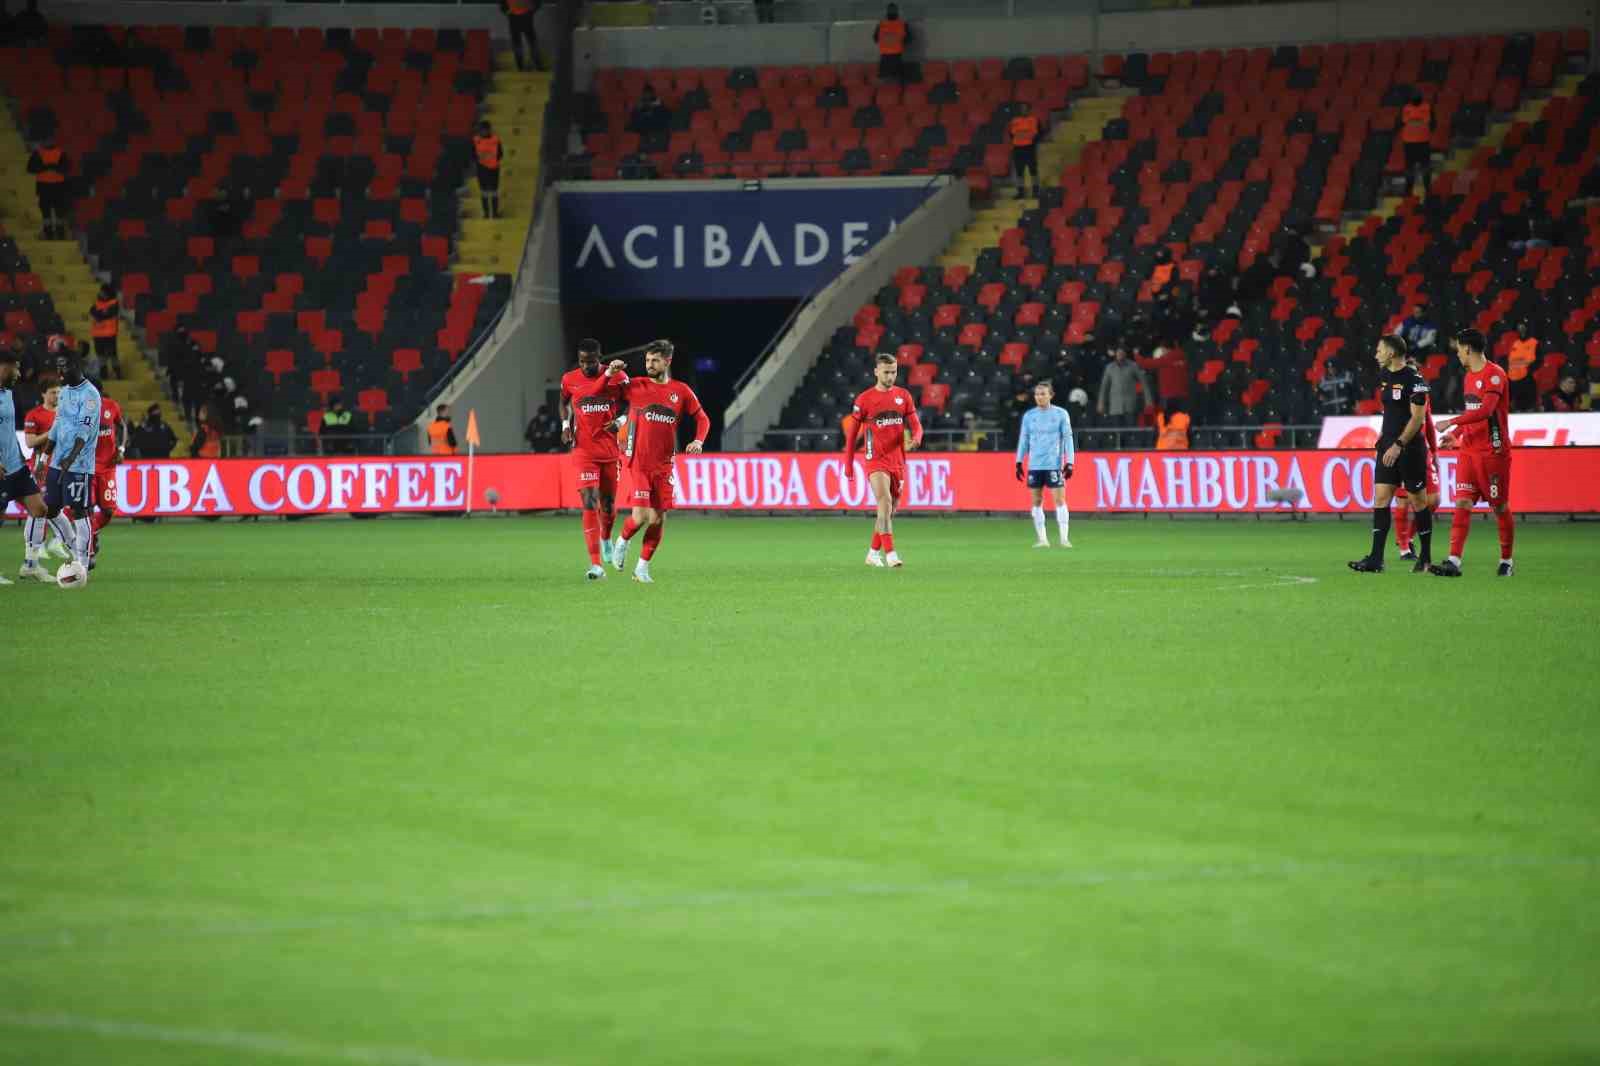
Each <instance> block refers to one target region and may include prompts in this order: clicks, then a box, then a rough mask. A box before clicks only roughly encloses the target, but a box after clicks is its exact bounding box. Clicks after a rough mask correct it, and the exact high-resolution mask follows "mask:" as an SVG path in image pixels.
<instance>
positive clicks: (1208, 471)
mask: <svg viewBox="0 0 1600 1066" xmlns="http://www.w3.org/2000/svg"><path fill="white" fill-rule="evenodd" d="M1078 459H1079V461H1078V466H1077V472H1076V476H1074V477H1073V479H1072V480H1071V481H1070V482H1068V483H1067V486H1068V493H1067V495H1068V502H1069V504H1070V505H1071V506H1072V508H1073V509H1074V510H1077V511H1080V512H1086V511H1135V512H1138V511H1158V512H1197V513H1210V512H1239V513H1271V512H1284V511H1288V510H1291V509H1298V510H1301V511H1312V512H1317V513H1340V512H1351V513H1353V512H1359V511H1364V510H1367V509H1369V508H1370V507H1371V506H1372V473H1373V458H1372V453H1371V452H1369V451H1331V450H1304V451H1282V452H1270V451H1263V452H1149V451H1143V452H1095V453H1084V454H1082V455H1080V456H1079V457H1078ZM677 463H678V468H677V482H678V502H679V505H680V506H681V507H684V508H687V509H696V510H756V511H840V510H861V509H866V508H868V507H870V506H871V497H870V492H869V490H868V487H867V484H866V481H865V478H863V477H861V476H859V475H858V476H857V477H856V478H855V479H853V480H852V481H846V480H845V479H844V478H843V476H842V474H843V464H842V461H841V459H840V457H839V456H838V455H835V454H798V453H788V452H773V453H759V454H737V455H727V454H712V455H702V456H681V455H680V456H679V457H678V460H677ZM475 464H476V465H475V466H474V468H473V470H472V485H473V492H472V494H473V502H472V506H473V508H474V509H479V510H487V509H489V508H490V507H491V504H490V503H489V494H490V492H491V491H492V492H493V493H494V494H495V497H496V503H495V504H494V505H493V506H496V507H498V508H499V509H500V510H511V511H535V510H550V509H555V508H573V507H576V506H577V505H578V496H577V490H576V488H575V487H574V484H575V480H576V479H575V478H574V477H573V473H572V470H571V467H570V465H569V461H568V459H567V458H566V457H565V456H558V455H480V456H478V457H477V459H476V460H475ZM1440 476H1441V478H1442V479H1443V482H1444V499H1445V501H1446V502H1448V501H1449V500H1450V499H1451V497H1452V495H1453V493H1454V490H1455V456H1454V455H1450V454H1447V455H1445V456H1444V457H1443V458H1442V459H1441V460H1440ZM117 480H118V495H119V499H120V501H121V502H120V510H121V513H122V514H124V515H129V516H154V515H170V516H184V515H189V516H193V515H305V514H336V513H367V514H384V513H403V512H429V511H461V510H465V509H466V507H467V481H468V471H467V460H466V458H465V457H459V456H457V457H450V458H436V457H433V456H417V457H397V456H371V457H355V456H352V457H349V458H338V459H330V458H306V459H218V460H203V459H174V460H160V461H138V460H136V461H130V462H127V463H124V464H123V465H122V466H120V467H118V468H117ZM1284 489H1288V490H1291V491H1292V492H1298V494H1299V497H1298V502H1297V503H1293V504H1291V503H1289V502H1285V501H1283V500H1281V498H1280V497H1281V490H1284ZM1027 499H1028V496H1027V492H1026V491H1025V490H1024V489H1023V487H1022V486H1021V485H1019V484H1017V482H1016V480H1015V478H1014V476H1013V462H1012V459H1011V456H1010V455H1008V454H1005V453H997V452H986V453H973V452H955V453H948V452H946V453H918V454H916V455H913V456H912V458H911V461H910V465H909V469H908V470H907V478H906V498H905V507H906V508H907V509H908V510H913V511H929V512H937V511H1019V510H1022V509H1024V508H1025V507H1026V506H1027ZM1511 502H1512V506H1513V508H1515V509H1516V510H1517V511H1520V512H1525V513H1526V512H1546V513H1554V514H1567V513H1576V512H1591V513H1593V512H1600V448H1548V447H1546V448H1519V449H1517V450H1516V457H1515V465H1514V466H1513V486H1512V497H1511ZM7 513H8V514H10V515H12V516H15V515H16V514H17V513H18V512H17V510H16V508H15V505H13V506H12V507H11V508H9V509H8V512H7Z"/></svg>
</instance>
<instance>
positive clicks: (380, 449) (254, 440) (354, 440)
mask: <svg viewBox="0 0 1600 1066" xmlns="http://www.w3.org/2000/svg"><path fill="white" fill-rule="evenodd" d="M396 436H398V434H393V435H391V434H388V433H339V434H327V435H323V434H318V433H307V432H305V431H304V430H281V429H279V430H271V429H261V430H258V431H256V432H255V433H230V434H227V435H225V436H224V437H223V438H222V458H224V459H244V458H253V459H273V458H277V457H279V456H282V457H285V458H299V457H301V456H308V455H312V456H315V455H322V456H334V457H337V456H352V457H353V456H358V455H394V454H395V447H394V440H395V437H396ZM179 452H180V453H181V454H178V455H175V456H173V458H177V459H189V458H194V456H191V455H190V454H189V451H188V448H187V447H186V446H185V447H181V448H180V449H179ZM129 458H141V457H140V456H130V457H129Z"/></svg>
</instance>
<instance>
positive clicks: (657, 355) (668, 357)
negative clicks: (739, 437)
mask: <svg viewBox="0 0 1600 1066" xmlns="http://www.w3.org/2000/svg"><path fill="white" fill-rule="evenodd" d="M672 354H673V348H672V342H671V341H667V340H660V341H651V342H650V345H649V346H648V347H647V348H645V350H644V372H645V376H644V377H642V378H630V377H629V376H628V370H627V365H626V364H625V363H623V361H622V360H620V359H615V360H612V362H611V365H610V366H609V367H608V368H607V369H606V375H607V377H610V378H612V379H613V380H616V381H617V382H618V383H619V384H620V386H621V388H622V395H623V398H624V399H626V400H627V401H628V443H627V447H626V448H624V449H623V451H624V454H625V456H626V458H625V460H624V465H626V467H627V470H628V476H627V487H626V489H625V490H624V492H623V500H624V501H625V502H626V503H627V504H628V505H629V506H631V507H632V508H633V513H632V514H630V515H629V516H628V520H627V521H626V522H624V523H623V525H622V532H621V533H620V534H618V535H617V539H616V542H615V543H614V544H612V545H611V565H612V566H614V567H616V568H617V569H618V570H621V569H622V565H623V563H624V561H625V560H626V559H627V556H628V541H629V540H631V539H632V538H633V535H634V534H635V533H637V532H639V530H641V529H642V530H644V540H643V542H642V543H641V545H640V547H639V562H638V564H637V565H636V566H635V567H634V568H633V579H634V580H635V581H642V582H644V583H645V584H647V585H648V584H650V583H651V581H652V578H651V577H650V560H651V558H652V557H653V556H654V555H655V553H656V549H657V548H659V547H660V546H661V535H662V533H663V532H664V531H665V528H666V520H667V512H668V511H670V510H672V506H673V481H672V456H673V454H674V453H675V452H676V451H677V450H678V424H679V423H680V422H681V421H682V420H683V419H685V418H693V419H694V440H692V441H690V442H689V446H688V447H687V448H685V449H684V451H685V452H687V453H688V454H689V455H699V454H700V452H701V451H702V450H703V449H704V448H705V444H706V434H708V433H710V432H711V418H710V416H709V415H707V414H706V412H705V408H703V407H701V406H700V398H699V397H698V396H696V395H695V394H694V390H693V389H691V388H689V386H687V385H685V384H684V383H683V382H681V381H673V380H672Z"/></svg>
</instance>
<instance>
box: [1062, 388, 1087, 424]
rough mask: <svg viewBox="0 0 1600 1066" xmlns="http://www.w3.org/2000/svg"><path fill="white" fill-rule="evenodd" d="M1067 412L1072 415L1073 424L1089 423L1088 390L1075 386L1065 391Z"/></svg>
mask: <svg viewBox="0 0 1600 1066" xmlns="http://www.w3.org/2000/svg"><path fill="white" fill-rule="evenodd" d="M1067 413H1068V414H1069V415H1071V416H1072V423H1073V425H1077V426H1083V425H1088V423H1089V390H1088V389H1084V388H1075V389H1073V390H1072V391H1071V392H1069V393H1067Z"/></svg>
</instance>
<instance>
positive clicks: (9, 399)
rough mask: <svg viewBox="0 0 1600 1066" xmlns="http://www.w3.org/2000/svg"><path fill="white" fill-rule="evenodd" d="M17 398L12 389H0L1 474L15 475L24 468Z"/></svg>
mask: <svg viewBox="0 0 1600 1066" xmlns="http://www.w3.org/2000/svg"><path fill="white" fill-rule="evenodd" d="M15 396H16V394H15V393H13V392H12V391H11V390H10V389H0V474H15V473H16V472H17V471H18V470H19V469H20V468H21V467H22V445H21V443H19V442H18V440H17V403H16V400H15V398H14V397H15Z"/></svg>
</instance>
